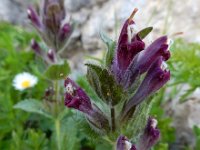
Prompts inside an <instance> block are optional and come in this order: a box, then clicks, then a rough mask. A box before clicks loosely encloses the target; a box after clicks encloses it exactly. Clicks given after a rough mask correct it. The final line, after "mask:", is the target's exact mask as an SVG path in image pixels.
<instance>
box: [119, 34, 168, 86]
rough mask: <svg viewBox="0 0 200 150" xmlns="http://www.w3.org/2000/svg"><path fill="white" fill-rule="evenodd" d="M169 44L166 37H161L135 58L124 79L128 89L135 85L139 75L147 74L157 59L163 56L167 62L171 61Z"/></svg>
mask: <svg viewBox="0 0 200 150" xmlns="http://www.w3.org/2000/svg"><path fill="white" fill-rule="evenodd" d="M167 42H168V39H167V37H166V36H163V37H160V38H158V39H157V40H156V41H154V42H153V43H152V44H151V45H150V46H149V47H148V48H147V49H145V50H144V51H142V52H140V53H139V54H138V55H137V57H135V59H134V61H132V63H131V64H130V66H129V68H128V69H127V71H126V72H125V74H124V77H123V78H125V79H126V80H127V81H126V82H125V83H124V86H125V87H126V88H128V87H129V86H130V85H131V84H133V83H134V81H135V79H136V78H137V76H138V75H141V74H143V73H145V72H146V71H147V70H148V69H149V67H150V66H151V65H152V63H154V62H155V60H156V59H158V58H159V57H161V56H162V57H163V60H165V61H166V60H168V59H169V57H170V52H169V50H168V44H167Z"/></svg>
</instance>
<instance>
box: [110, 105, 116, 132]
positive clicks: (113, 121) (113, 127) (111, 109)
mask: <svg viewBox="0 0 200 150" xmlns="http://www.w3.org/2000/svg"><path fill="white" fill-rule="evenodd" d="M110 116H111V130H112V131H115V108H114V106H113V105H112V104H111V105H110Z"/></svg>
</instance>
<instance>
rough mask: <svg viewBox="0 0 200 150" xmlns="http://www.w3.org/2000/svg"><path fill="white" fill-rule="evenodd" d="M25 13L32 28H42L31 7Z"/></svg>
mask: <svg viewBox="0 0 200 150" xmlns="http://www.w3.org/2000/svg"><path fill="white" fill-rule="evenodd" d="M27 13H28V18H29V19H30V20H31V22H32V24H33V26H35V27H36V28H37V29H40V28H41V27H42V23H41V21H40V19H39V16H38V14H37V13H36V11H35V10H34V9H33V8H32V7H31V6H29V8H28V9H27Z"/></svg>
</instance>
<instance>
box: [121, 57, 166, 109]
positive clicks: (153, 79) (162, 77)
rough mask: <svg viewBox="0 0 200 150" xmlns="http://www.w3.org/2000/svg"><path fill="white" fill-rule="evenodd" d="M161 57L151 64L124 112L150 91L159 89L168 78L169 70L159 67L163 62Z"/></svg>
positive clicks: (150, 92) (145, 96) (148, 94)
mask: <svg viewBox="0 0 200 150" xmlns="http://www.w3.org/2000/svg"><path fill="white" fill-rule="evenodd" d="M162 59H163V58H162V57H160V58H158V59H157V60H156V61H155V62H154V63H153V64H152V65H151V67H150V69H149V70H148V72H147V74H146V76H145V78H144V80H143V81H142V83H141V85H140V86H139V88H138V90H137V91H136V93H135V95H134V96H133V97H132V98H131V99H130V100H129V101H128V103H127V104H126V107H125V113H127V112H129V111H130V110H131V108H132V107H133V106H135V105H137V104H139V103H141V102H142V101H143V100H145V98H147V97H149V96H150V95H151V94H152V93H154V92H156V91H157V90H159V89H160V88H161V87H162V86H163V85H165V84H166V82H167V81H168V80H169V79H170V72H169V71H167V70H163V69H162V68H161V65H162V63H163V60H162Z"/></svg>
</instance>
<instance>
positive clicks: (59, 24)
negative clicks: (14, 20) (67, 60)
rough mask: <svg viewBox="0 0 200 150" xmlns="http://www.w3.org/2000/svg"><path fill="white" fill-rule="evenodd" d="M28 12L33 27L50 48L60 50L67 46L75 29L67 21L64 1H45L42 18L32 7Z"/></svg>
mask: <svg viewBox="0 0 200 150" xmlns="http://www.w3.org/2000/svg"><path fill="white" fill-rule="evenodd" d="M27 12H28V18H29V19H30V20H31V22H32V24H33V26H34V27H35V28H36V29H37V30H38V32H39V34H40V35H41V37H42V38H43V40H44V41H45V42H46V44H47V45H48V46H49V47H50V48H53V49H55V50H60V49H62V48H63V47H64V46H65V43H66V41H67V40H68V39H69V36H70V35H71V33H72V30H73V28H72V25H71V24H70V23H69V22H66V21H65V18H66V13H65V8H64V1H63V0H43V4H42V7H41V10H40V16H39V15H38V14H37V13H36V11H35V10H34V9H33V8H32V7H29V8H28V10H27Z"/></svg>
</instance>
